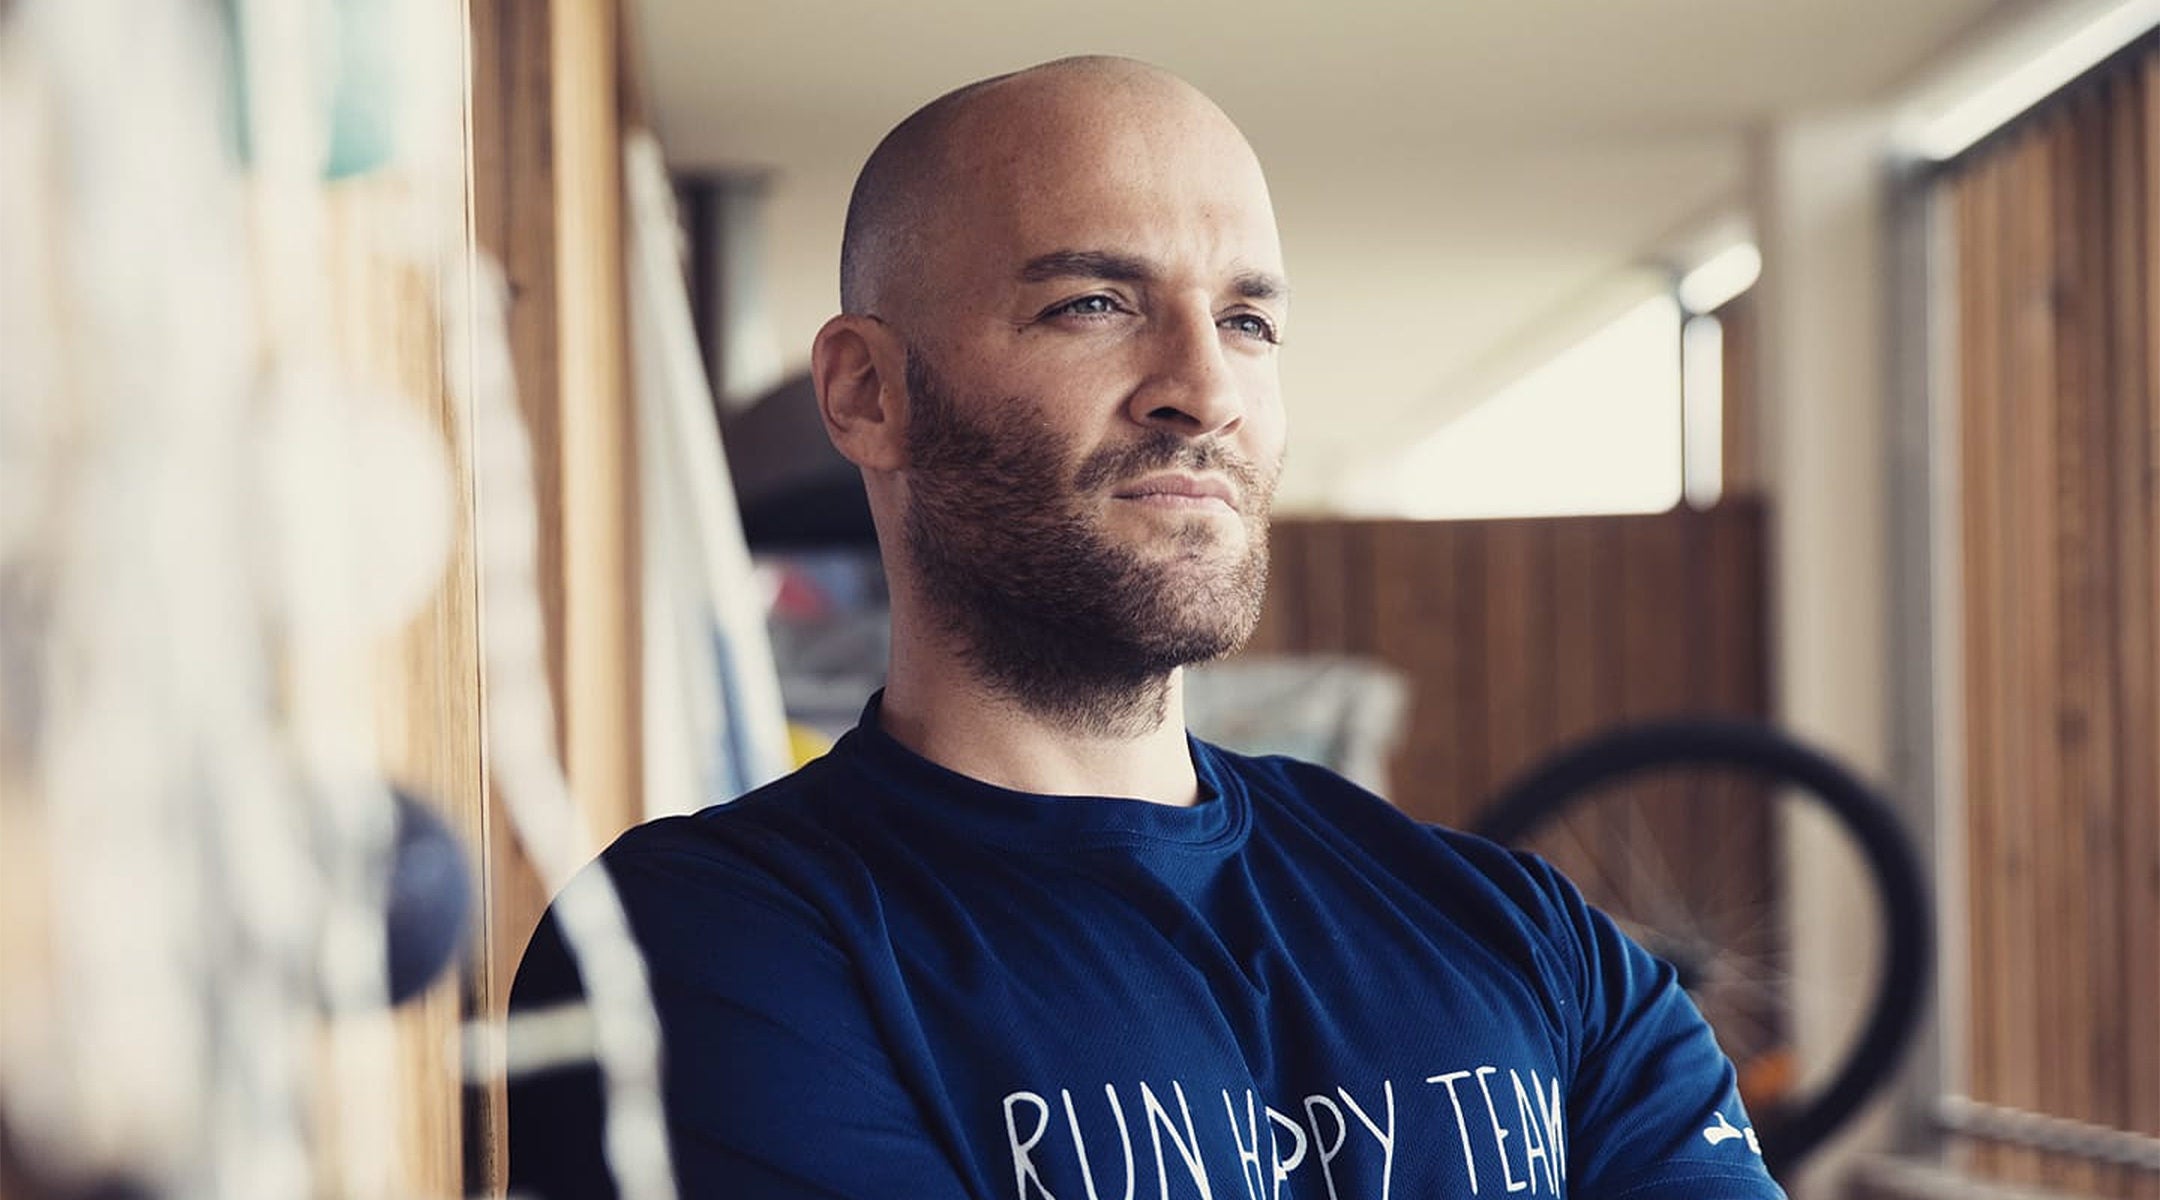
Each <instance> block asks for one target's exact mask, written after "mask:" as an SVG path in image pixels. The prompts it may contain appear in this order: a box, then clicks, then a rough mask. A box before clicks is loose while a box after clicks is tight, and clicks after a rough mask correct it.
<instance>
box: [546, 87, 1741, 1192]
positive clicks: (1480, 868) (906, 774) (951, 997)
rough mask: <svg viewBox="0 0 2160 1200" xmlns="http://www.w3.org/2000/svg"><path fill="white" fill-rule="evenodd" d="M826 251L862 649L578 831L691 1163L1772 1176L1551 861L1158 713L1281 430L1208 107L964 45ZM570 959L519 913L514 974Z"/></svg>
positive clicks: (1077, 1178) (568, 1091)
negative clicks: (990, 63)
mask: <svg viewBox="0 0 2160 1200" xmlns="http://www.w3.org/2000/svg"><path fill="white" fill-rule="evenodd" d="M841 274H842V281H841V300H842V308H843V310H844V311H843V313H842V315H840V316H837V317H835V318H833V319H832V320H831V321H830V322H829V323H827V325H826V326H825V328H824V329H823V330H822V331H821V332H820V333H819V334H818V338H817V342H816V346H815V349H814V357H813V363H814V366H813V371H814V375H815V380H816V383H817V391H818V397H819V402H820V405H821V407H822V409H823V412H824V417H825V422H826V425H827V428H828V430H829V432H830V434H831V436H832V439H833V442H834V443H835V445H837V446H838V447H839V448H840V450H841V452H842V453H844V454H845V455H847V457H848V458H849V459H851V460H852V461H854V462H855V463H856V464H858V465H859V466H860V467H861V468H862V472H863V477H864V480H865V483H866V485H867V487H868V490H869V496H870V503H871V508H872V511H873V512H874V514H875V516H876V520H877V526H878V534H879V539H880V543H881V545H882V547H883V551H884V557H885V566H886V570H887V573H888V576H889V581H890V584H891V593H892V603H893V613H892V617H893V649H892V660H891V664H890V672H889V677H888V682H887V685H886V687H885V689H884V691H883V692H882V693H881V694H880V696H878V697H874V698H872V700H871V702H870V705H869V707H868V708H867V709H866V710H865V712H864V714H863V719H862V722H861V725H860V726H859V727H858V728H857V729H856V730H855V731H853V732H852V733H850V734H849V735H848V736H847V737H846V738H844V739H842V741H841V742H840V744H839V745H838V746H837V747H836V748H835V749H834V750H833V752H832V753H831V754H830V755H828V756H827V757H825V758H824V759H821V760H819V761H818V762H816V763H813V764H811V765H810V766H808V767H806V768H804V769H803V770H802V771H800V772H798V773H797V774H795V775H794V776H792V777H790V778H788V779H786V780H783V781H781V782H779V783H777V784H774V785H772V786H771V787H768V788H765V789H763V790H761V791H759V792H757V793H753V794H752V795H750V796H748V797H745V798H743V799H741V800H739V801H737V802H735V803H734V804H732V805H727V806H722V807H716V808H713V809H708V810H707V811H705V812H703V813H700V814H698V815H696V816H694V817H687V818H674V819H669V820H664V821H659V822H655V823H653V824H650V825H646V826H644V827H642V828H640V829H637V830H634V831H632V832H631V833H629V834H627V835H625V836H624V837H623V838H622V839H621V840H620V841H618V842H617V843H616V844H615V846H614V847H612V848H611V849H610V850H609V852H608V853H607V854H606V855H605V856H604V861H605V862H606V864H607V866H608V868H609V870H610V872H611V874H612V877H613V879H614V880H615V883H616V886H617V887H618V889H619V890H620V892H621V894H622V896H623V898H624V902H625V905H626V907H627V908H628V910H629V912H630V915H631V918H632V922H633V925H634V927H635V929H636V931H637V935H638V939H639V941H640V943H641V945H642V947H643V949H644V951H645V954H646V956H647V958H648V961H649V963H650V970H651V974H652V980H653V987H654V991H655V996H656V1002H657V1005H658V1009H659V1013H660V1016H661V1019H662V1027H663V1033H664V1040H665V1076H666V1096H667V1106H668V1112H669V1124H670V1141H671V1145H672V1148H673V1152H674V1156H675V1161H676V1167H677V1170H678V1171H679V1173H680V1176H681V1178H682V1180H683V1186H684V1191H685V1194H687V1195H692V1196H706V1195H711V1196H757V1197H808V1196H845V1197H886V1196H889V1197H910V1198H922V1200H929V1198H940V1200H942V1198H945V1197H955V1198H957V1197H980V1198H984V1200H988V1198H990V1197H1008V1198H1014V1200H1033V1198H1037V1197H1062V1198H1064V1200H1074V1198H1076V1197H1087V1198H1089V1200H1097V1198H1100V1197H1124V1198H1126V1200H1132V1198H1133V1197H1140V1196H1153V1197H1161V1198H1164V1200H1167V1198H1169V1197H1172V1196H1199V1197H1212V1198H1228V1197H1232V1196H1238V1197H1270V1198H1274V1197H1280V1196H1283V1195H1290V1196H1299V1197H1316V1198H1317V1197H1325V1198H1327V1200H1346V1198H1348V1197H1367V1196H1370V1197H1374V1198H1376V1200H1384V1198H1385V1197H1388V1196H1402V1197H1420V1198H1423V1197H1456V1196H1465V1197H1468V1196H1487V1195H1492V1196H1505V1195H1509V1194H1528V1195H1571V1196H1578V1197H1603V1198H1608V1200H1623V1198H1629V1200H1646V1198H1649V1197H1660V1198H1689V1197H1703V1198H1711V1197H1716V1198H1753V1197H1776V1196H1778V1195H1779V1194H1780V1193H1779V1192H1778V1190H1777V1188H1776V1185H1774V1184H1773V1183H1771V1182H1770V1180H1769V1178H1768V1176H1767V1175H1766V1174H1765V1173H1764V1172H1763V1169H1762V1165H1761V1158H1760V1155H1759V1154H1757V1153H1755V1152H1754V1150H1753V1149H1752V1142H1751V1140H1750V1139H1748V1138H1747V1137H1745V1136H1744V1131H1746V1130H1747V1128H1748V1120H1747V1117H1746V1116H1745V1114H1744V1113H1743V1112H1742V1111H1741V1109H1740V1106H1739V1101H1738V1100H1737V1098H1736V1096H1735V1094H1734V1090H1733V1078H1732V1070H1731V1068H1730V1066H1729V1065H1728V1064H1727V1063H1726V1062H1725V1060H1724V1059H1723V1058H1722V1056H1720V1055H1719V1053H1718V1051H1717V1049H1716V1046H1715V1044H1714V1042H1713V1041H1712V1039H1711V1037H1710V1035H1709V1033H1708V1031H1707V1030H1706V1029H1705V1028H1704V1026H1703V1025H1702V1023H1701V1020H1700V1018H1699V1017H1698V1016H1697V1015H1696V1014H1695V1012H1694V1010H1693V1008H1692V1007H1691V1006H1690V1005H1689V1004H1688V1003H1687V1001H1686V1000H1685V998H1684V997H1683V996H1682V994H1681V993H1680V992H1679V991H1678V990H1677V989H1676V988H1675V987H1674V985H1673V983H1672V978H1671V973H1670V972H1669V971H1668V970H1667V969H1665V968H1664V967H1662V966H1660V965H1659V964H1657V963H1656V962H1655V961H1654V960H1652V959H1651V958H1650V957H1649V956H1648V955H1646V954H1645V953H1644V952H1642V951H1641V950H1640V949H1638V948H1637V947H1635V946H1633V945H1632V944H1630V943H1628V942H1627V941H1626V940H1625V939H1623V938H1622V937H1620V935H1619V934H1617V933H1616V932H1615V931H1614V929H1613V927H1612V926H1611V924H1610V923H1609V922H1607V921H1606V920H1604V919H1603V918H1602V917H1600V916H1598V915H1597V914H1595V913H1593V912H1591V911H1589V910H1588V909H1586V908H1585V907H1584V906H1583V904H1582V902H1581V900H1580V899H1579V897H1578V896H1577V895H1576V894H1575V892H1574V891H1573V890H1572V889H1571V888H1569V887H1568V885H1567V884H1565V883H1564V882H1562V881H1561V880H1559V879H1558V878H1557V877H1555V876H1554V874H1553V873H1552V872H1551V871H1550V870H1549V869H1548V868H1546V867H1545V866H1543V865H1542V864H1540V863H1538V862H1536V861H1534V860H1529V859H1526V858H1519V857H1517V856H1515V855H1512V854H1510V853H1509V852H1507V851H1504V850H1502V849H1499V848H1497V847H1494V846H1492V845H1489V844H1487V843H1483V842H1479V841H1476V840H1474V839H1470V838H1466V837H1463V836H1460V835H1456V834H1453V833H1449V832H1445V831H1440V830H1435V829H1431V828H1428V827H1425V826H1422V825H1419V824H1417V823H1415V822H1413V821H1411V820H1409V819H1408V818H1406V817H1404V816H1403V815H1402V814H1401V813H1400V812H1399V811H1397V810H1396V809H1394V808H1392V807H1391V806H1389V805H1388V804H1386V803H1385V802H1383V801H1381V800H1380V799H1378V798H1377V797H1374V796H1372V795H1370V794H1368V793H1365V792H1363V791H1360V790H1359V789H1357V788H1355V787H1354V786H1352V785H1350V784H1349V783H1347V782H1345V781H1343V780H1341V779H1339V778H1337V777H1335V776H1333V775H1331V774H1329V773H1327V772H1325V771H1323V770H1321V769H1319V768H1316V767H1311V766H1307V765H1304V764H1300V763H1295V762H1291V761H1287V760H1280V759H1268V760H1253V759H1246V758H1241V757H1239V756H1236V755H1232V754H1228V753H1226V752H1223V751H1221V750H1218V749H1215V748H1213V747H1210V746H1207V745H1205V744H1203V743H1200V742H1197V741H1195V740H1192V739H1189V738H1188V737H1187V735H1186V733H1185V729H1184V722H1183V719H1182V695H1181V691H1180V675H1179V668H1180V667H1181V666H1182V665H1184V664H1187V663H1193V662H1199V661H1203V660H1206V659H1211V658H1216V657H1219V656H1221V655H1223V654H1226V653H1228V652H1230V651H1231V650H1233V649H1235V648H1236V647H1237V646H1238V645H1239V644H1240V643H1241V642H1242V641H1243V640H1244V639H1245V638H1246V636H1247V635H1248V634H1249V633H1250V632H1251V631H1252V628H1253V625H1254V622H1255V621H1256V619H1257V617H1258V612H1259V604H1260V598H1261V593H1262V587H1263V582H1264V577H1265V574H1266V554H1267V550H1266V535H1267V518H1268V505H1269V498H1270V494H1271V492H1272V490H1273V487H1274V484H1275V479H1276V476H1277V473H1278V471H1279V468H1280V465H1281V461H1282V453H1283V444H1284V421H1283V410H1282V402H1281V397H1280V395H1279V391H1278V386H1277V375H1276V355H1277V349H1278V347H1279V345H1280V344H1281V341H1282V337H1283V330H1284V329H1285V327H1286V325H1287V322H1288V307H1289V293H1288V288H1287V286H1286V284H1285V282H1284V275H1283V266H1282V255H1281V250H1280V248H1279V246H1278V244H1277V239H1276V232H1275V222H1274V216H1273V212H1272V209H1271V206H1270V202H1269V199H1268V192H1267V186H1266V183H1265V181H1264V180H1263V178H1262V175H1261V171H1260V167H1259V164H1258V162H1257V161H1256V160H1255V158H1254V156H1253V154H1252V151H1251V149H1250V148H1249V147H1248V146H1247V145H1246V143H1245V141H1244V139H1243V137H1241V136H1240V135H1239V133H1238V131H1237V129H1236V128H1235V127H1234V126H1233V125H1232V124H1231V123H1230V121H1229V119H1228V118H1227V117H1225V116H1224V115H1223V113H1222V112H1221V111H1220V110H1218V109H1217V108H1216V107H1215V106H1214V105H1213V104H1212V103H1210V102H1209V101H1208V100H1207V99H1206V98H1205V97H1203V96H1201V95H1200V94H1199V93H1198V92H1196V91H1194V90H1193V89H1192V88H1191V87H1190V86H1188V85H1186V84H1185V83H1183V82H1181V81H1179V80H1177V79H1175V78H1173V77H1171V76H1168V75H1166V74H1164V73H1162V72H1160V71H1157V70H1155V69H1153V68H1149V67H1146V66H1142V65H1140V64H1136V63H1132V62H1127V61H1123V60H1114V59H1074V60H1065V61H1061V62H1056V63H1051V64H1048V65H1046V66H1042V67H1037V68H1035V69H1032V70H1028V71H1023V72H1020V73H1017V74H1014V75H1009V76H1004V77H1000V78H998V79H993V80H989V81H986V82H983V83H979V84H975V85H973V86H971V87H967V88H963V89H961V90H960V91H957V92H954V93H952V94H950V95H948V96H945V97H943V98H941V99H939V100H938V101H936V102H934V103H932V104H931V105H929V106H928V107H926V108H925V109H923V110H922V111H920V112H918V113H916V114H915V115H914V116H912V117H910V118H909V119H908V120H907V121H906V122H904V123H902V124H901V125H900V126H899V127H898V128H896V129H895V130H894V131H893V132H892V133H891V134H890V135H889V136H888V137H887V138H886V139H885V141H884V142H883V143H882V144H881V145H880V146H879V147H878V149H877V150H876V152H875V153H874V154H873V155H872V156H871V158H870V161H869V162H868V164H867V165H866V166H865V167H864V168H863V172H862V175H861V178H860V179H859V180H858V182H857V185H856V189H855V194H854V197H853V200H852V202H851V204H850V208H849V213H848V224H847V231H846V236H845V240H844V247H843V252H842V268H841ZM573 886H577V885H573ZM574 989H575V972H574V970H573V969H572V968H571V967H570V966H569V960H568V958H567V956H566V955H565V954H564V951H563V947H562V944H561V941H560V936H559V934H558V933H557V931H556V929H555V927H554V925H553V924H552V923H549V924H546V925H543V927H542V929H541V931H540V933H539V934H538V935H537V936H536V937H535V939H534V943H533V946H532V948H531V949H530V950H529V951H528V954H527V958H526V962H525V965H524V968H523V970H522V971H521V973H520V979H519V983H518V988H517V991H518V997H517V999H518V1001H519V1003H520V1004H528V1003H543V1002H547V1001H550V1000H554V999H559V998H560V997H563V996H565V995H569V994H572V993H573V992H574ZM596 1096H597V1091H596V1088H595V1084H594V1080H593V1077H592V1075H591V1073H590V1072H583V1073H563V1072H558V1073H556V1074H553V1075H543V1076H539V1077H535V1078H534V1079H531V1080H528V1081H525V1082H523V1083H521V1084H520V1085H519V1087H518V1088H517V1089H516V1090H515V1095H514V1096H513V1100H512V1109H511V1154H512V1169H513V1182H514V1184H516V1185H518V1186H522V1187H527V1188H532V1189H535V1190H540V1191H543V1192H549V1193H550V1194H563V1195H569V1194H587V1189H597V1188H599V1187H601V1186H602V1184H601V1183H600V1182H599V1180H600V1179H601V1177H602V1172H601V1170H600V1167H599V1162H600V1154H599V1140H598V1135H597V1130H596V1129H595V1128H594V1116H593V1114H594V1113H595V1112H597V1107H598V1106H597V1100H596ZM1728 1130H1730V1131H1733V1133H1737V1134H1742V1136H1733V1134H1728V1133H1727V1132H1726V1131H1728ZM551 1189H552V1190H551Z"/></svg>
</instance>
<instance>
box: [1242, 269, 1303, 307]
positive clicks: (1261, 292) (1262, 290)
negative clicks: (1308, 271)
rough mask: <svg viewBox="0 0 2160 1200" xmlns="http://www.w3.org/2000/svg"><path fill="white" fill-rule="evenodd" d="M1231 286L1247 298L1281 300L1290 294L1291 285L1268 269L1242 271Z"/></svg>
mask: <svg viewBox="0 0 2160 1200" xmlns="http://www.w3.org/2000/svg"><path fill="white" fill-rule="evenodd" d="M1230 288H1231V290H1232V291H1235V292H1236V293H1237V294H1238V295H1240V296H1242V297H1244V298H1245V299H1247V300H1281V299H1283V298H1285V297H1287V296H1288V295H1289V294H1290V285H1289V284H1287V283H1284V282H1283V280H1282V277H1281V276H1280V275H1270V274H1269V273H1267V272H1266V271H1240V272H1239V273H1238V276H1237V278H1235V279H1233V280H1231V281H1230Z"/></svg>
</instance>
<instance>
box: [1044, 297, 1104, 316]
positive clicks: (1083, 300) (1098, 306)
mask: <svg viewBox="0 0 2160 1200" xmlns="http://www.w3.org/2000/svg"><path fill="white" fill-rule="evenodd" d="M1116 311H1118V302H1117V300H1116V299H1115V298H1113V297H1110V296H1104V295H1101V294H1097V295H1093V296H1082V297H1080V298H1079V299H1077V300H1067V301H1066V302H1065V303H1063V304H1060V305H1058V306H1057V307H1055V308H1053V309H1051V310H1050V311H1049V312H1048V313H1046V314H1044V315H1045V316H1052V317H1107V316H1109V315H1110V314H1112V313H1114V312H1116Z"/></svg>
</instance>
